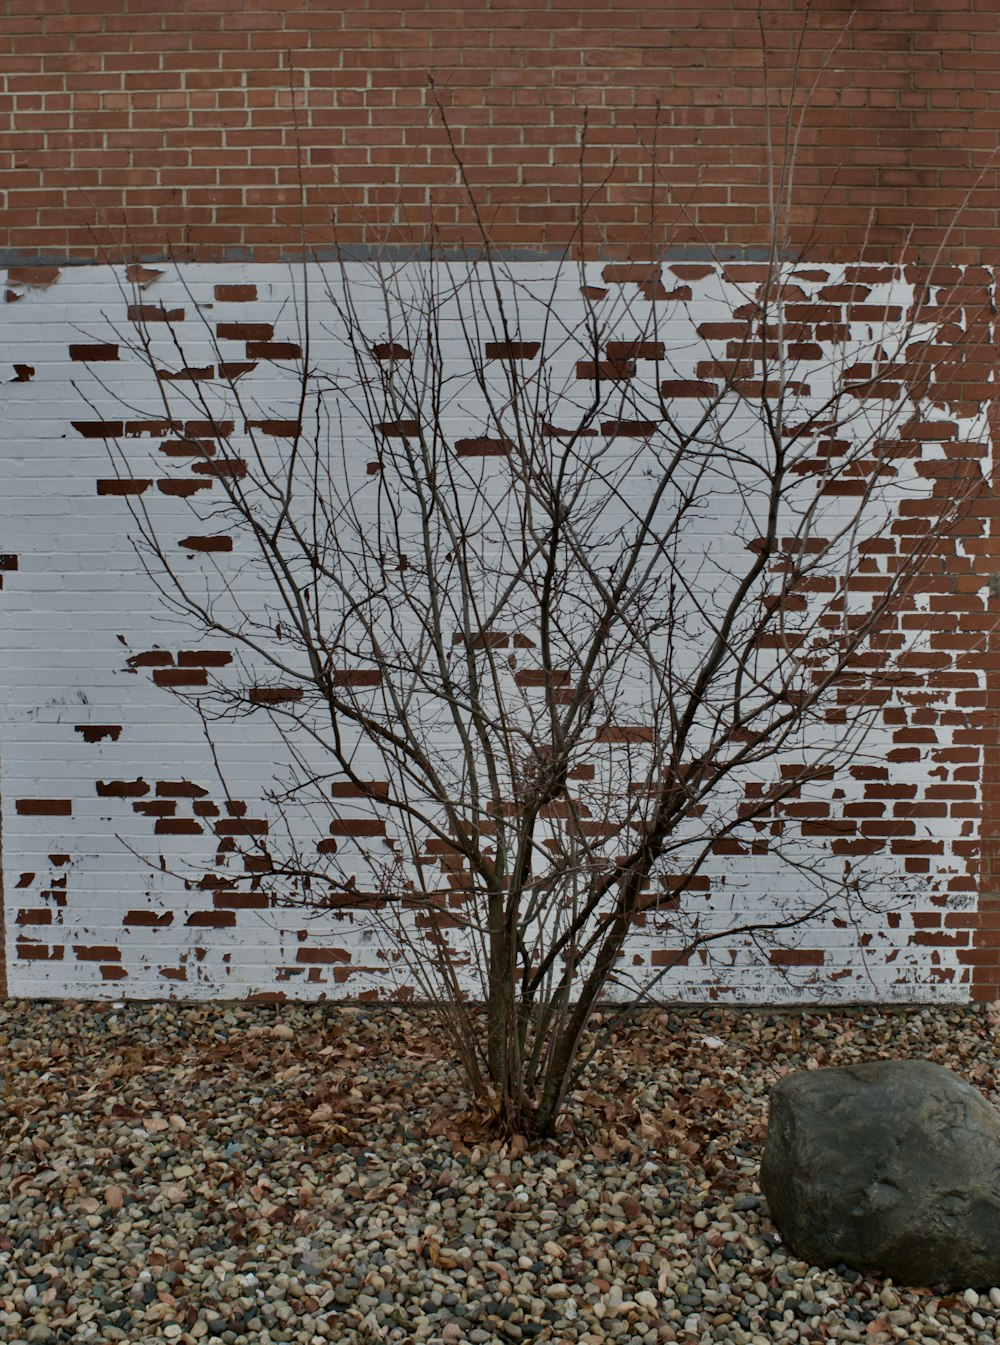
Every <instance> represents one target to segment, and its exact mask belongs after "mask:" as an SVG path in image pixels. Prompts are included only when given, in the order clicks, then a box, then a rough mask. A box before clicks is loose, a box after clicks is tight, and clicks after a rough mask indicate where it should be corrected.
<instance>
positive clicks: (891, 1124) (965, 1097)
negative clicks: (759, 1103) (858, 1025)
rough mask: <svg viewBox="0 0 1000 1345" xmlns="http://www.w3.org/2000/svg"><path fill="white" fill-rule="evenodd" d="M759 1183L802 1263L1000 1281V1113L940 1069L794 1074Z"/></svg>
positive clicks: (892, 1064) (883, 1064) (901, 1279)
mask: <svg viewBox="0 0 1000 1345" xmlns="http://www.w3.org/2000/svg"><path fill="white" fill-rule="evenodd" d="M760 1180H761V1188H762V1190H763V1192H764V1195H765V1196H766V1197H767V1202H768V1205H769V1206H770V1207H771V1214H772V1217H773V1218H774V1221H775V1222H776V1224H777V1225H778V1228H779V1229H780V1230H781V1235H782V1237H783V1238H784V1240H785V1242H786V1244H787V1245H788V1246H789V1247H790V1248H791V1250H792V1251H793V1252H794V1253H795V1255H796V1256H799V1257H801V1258H802V1260H805V1261H810V1262H811V1263H813V1264H814V1265H821V1266H828V1265H835V1264H836V1263H837V1262H839V1261H843V1262H846V1264H847V1265H849V1266H852V1267H854V1268H855V1269H857V1270H867V1271H876V1272H878V1273H879V1274H882V1275H891V1276H892V1278H893V1280H894V1281H895V1282H896V1283H897V1284H905V1285H912V1286H918V1285H930V1284H950V1285H952V1286H955V1287H958V1286H971V1287H973V1288H977V1289H979V1288H987V1287H990V1286H992V1285H1000V1114H998V1113H997V1112H996V1111H995V1110H994V1108H993V1107H992V1106H990V1104H989V1103H988V1102H987V1101H986V1100H985V1098H983V1097H982V1095H981V1094H980V1093H978V1092H977V1091H976V1089H975V1088H973V1087H972V1085H971V1084H967V1083H966V1082H965V1081H964V1080H962V1079H960V1078H959V1077H958V1075H956V1074H953V1073H952V1072H951V1070H948V1069H944V1068H942V1066H940V1065H932V1064H931V1063H930V1062H929V1061H926V1060H878V1061H873V1062H871V1063H869V1064H864V1065H853V1066H850V1067H848V1068H845V1069H818V1070H802V1071H800V1072H798V1073H795V1074H789V1075H786V1076H785V1078H783V1079H782V1080H781V1081H780V1082H779V1083H778V1085H777V1087H776V1088H775V1089H774V1092H773V1093H772V1095H771V1118H770V1123H769V1125H768V1131H767V1143H766V1145H765V1148H764V1161H763V1164H762V1166H761V1174H760Z"/></svg>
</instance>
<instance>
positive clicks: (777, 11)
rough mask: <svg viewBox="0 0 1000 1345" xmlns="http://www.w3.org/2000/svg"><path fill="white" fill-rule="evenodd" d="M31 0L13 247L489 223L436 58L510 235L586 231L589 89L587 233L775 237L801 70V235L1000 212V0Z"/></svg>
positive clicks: (166, 244) (1, 244)
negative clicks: (774, 201) (778, 165)
mask: <svg viewBox="0 0 1000 1345" xmlns="http://www.w3.org/2000/svg"><path fill="white" fill-rule="evenodd" d="M5 9H6V17H5V21H4V24H3V26H2V31H0V51H2V57H0V71H2V72H3V80H4V82H3V88H2V103H0V116H2V117H3V127H2V132H0V169H2V179H3V190H4V195H5V200H4V202H3V204H4V206H5V210H4V213H3V218H2V228H0V249H6V250H7V251H6V257H7V259H10V260H21V261H24V260H27V259H29V258H31V257H35V256H39V255H40V256H44V257H47V258H51V259H56V258H60V257H64V256H70V257H74V258H80V259H83V258H96V257H105V258H107V257H116V256H120V255H123V254H132V253H134V252H135V251H138V252H141V253H144V254H149V255H157V256H160V255H164V254H166V253H168V252H170V251H173V252H174V253H175V254H178V255H183V256H195V257H198V258H203V259H208V258H212V257H219V258H224V257H226V256H234V255H237V254H239V255H243V256H246V255H251V256H252V257H253V258H254V259H256V260H261V261H265V260H269V259H273V258H275V257H276V256H277V255H279V254H280V252H281V251H282V249H288V248H292V249H294V248H297V246H298V242H299V239H300V238H301V236H302V228H303V225H304V227H305V233H306V236H307V238H308V240H309V243H310V245H312V246H323V245H330V244H332V243H334V241H339V242H340V243H342V244H355V245H357V244H364V245H373V244H378V243H381V242H383V241H385V240H386V239H388V240H389V241H391V242H393V243H400V244H407V243H413V242H419V241H422V240H423V239H424V238H425V236H426V231H427V227H428V224H429V223H430V222H431V220H433V221H434V223H435V224H436V226H437V227H438V228H439V229H440V234H441V237H442V239H443V240H444V241H445V242H449V243H454V242H456V241H458V240H462V239H468V238H469V237H470V236H474V233H475V229H474V227H473V225H472V221H471V219H470V212H469V210H468V208H467V204H466V201H465V197H464V193H463V190H462V188H461V185H460V184H459V183H458V182H457V181H456V170H455V162H454V159H453V156H452V153H451V149H450V147H449V145H448V140H447V136H446V134H445V132H444V130H443V128H442V126H441V123H440V118H439V117H438V116H437V115H436V114H435V112H434V110H433V108H432V106H431V103H432V100H431V98H430V96H429V90H428V75H429V74H433V77H434V80H435V87H436V90H437V93H438V96H439V97H440V100H441V103H442V105H443V107H444V109H445V111H446V116H447V121H448V124H449V126H450V130H451V135H452V136H453V139H454V142H455V145H456V148H457V150H458V152H459V154H460V157H461V160H462V162H463V164H464V165H465V168H466V170H467V173H468V178H469V181H470V183H471V185H472V188H473V189H474V194H475V196H476V198H477V200H478V202H479V204H480V207H481V209H482V212H483V216H484V219H485V220H486V221H487V222H488V224H489V227H490V231H491V234H492V236H493V239H494V241H495V242H496V243H497V244H498V245H501V246H504V247H518V248H521V247H525V248H535V247H538V246H539V245H544V246H548V247H558V246H560V245H562V244H563V243H564V242H565V241H566V239H567V237H568V236H569V235H570V234H571V233H572V230H573V227H574V222H575V220H576V218H577V214H578V205H579V200H580V194H581V182H580V178H581V173H580V150H579V138H580V131H581V126H582V124H583V119H584V116H585V115H586V119H587V152H586V155H585V156H584V170H583V177H584V179H585V181H584V191H585V194H590V193H591V192H593V193H594V200H593V207H592V209H591V210H590V212H589V215H588V219H589V225H588V229H587V233H586V239H585V245H586V246H587V248H588V250H590V251H597V250H599V249H601V248H603V249H604V250H606V251H609V252H615V253H620V252H623V251H631V253H632V254H634V255H648V252H649V248H650V246H651V244H652V245H653V246H656V247H662V246H664V245H668V244H671V243H673V244H698V243H703V242H704V241H705V240H706V239H707V240H708V241H709V242H710V243H712V244H713V245H720V246H725V245H728V246H731V247H735V248H744V247H747V246H751V247H756V246H761V245H762V244H764V243H765V242H766V241H767V238H768V235H769V210H768V190H767V158H768V156H767V153H766V150H765V148H764V146H765V142H766V135H765V125H766V123H767V121H768V114H767V112H766V110H765V109H766V108H767V106H768V105H770V107H771V109H772V110H771V114H770V122H771V126H772V131H773V134H774V137H775V138H776V141H777V142H778V143H779V144H780V142H781V140H782V138H783V134H784V131H783V121H784V111H783V108H784V107H785V106H786V105H787V104H788V102H789V97H790V91H793V90H794V94H793V97H792V102H793V103H794V104H795V106H796V107H797V108H801V107H802V105H803V104H804V103H808V107H807V108H806V109H805V111H804V113H803V114H802V118H801V136H800V139H799V142H798V152H797V155H796V178H795V181H796V191H795V203H794V208H793V212H792V224H793V233H794V240H795V242H796V243H797V244H807V243H808V244H811V245H812V246H813V247H814V248H815V249H816V250H817V251H819V252H822V253H824V254H825V255H826V256H827V257H830V256H833V257H839V258H847V257H856V256H857V254H858V253H859V252H860V251H861V250H862V249H863V248H866V249H867V250H868V253H869V255H874V254H885V253H886V252H892V251H894V250H896V249H898V248H900V247H901V246H903V245H904V244H905V243H909V244H910V245H911V247H912V249H914V250H919V251H920V252H921V253H922V255H923V256H924V257H927V256H929V255H931V254H932V253H933V252H934V251H935V250H936V248H937V247H938V246H939V245H940V244H941V243H942V240H944V241H945V242H946V252H947V258H948V260H950V261H957V262H968V261H972V262H975V261H980V260H986V261H990V260H992V257H993V254H994V252H995V250H996V244H997V242H998V240H1000V231H998V228H997V220H996V212H995V198H994V196H993V192H994V190H995V176H994V174H993V173H992V171H988V172H987V173H986V176H985V178H983V179H982V181H981V183H980V185H979V187H978V188H976V187H975V184H976V182H977V178H978V177H979V174H980V173H981V172H982V171H983V169H984V168H985V167H986V166H987V164H988V162H989V156H990V154H991V152H992V151H993V149H994V147H995V145H996V143H997V134H996V132H997V126H998V121H1000V108H998V100H1000V11H998V6H997V4H996V3H995V0H869V2H867V3H865V4H863V5H861V6H859V7H857V8H853V7H852V6H851V5H849V4H845V3H843V2H842V0H822V2H821V3H817V4H816V5H814V6H813V7H812V9H811V10H809V9H807V7H806V6H804V5H803V4H802V3H798V2H793V3H788V2H783V0H764V4H763V13H762V21H761V25H759V24H758V12H757V3H756V0H722V2H721V3H718V4H704V3H701V2H700V0H699V3H686V2H683V0H671V3H670V4H666V5H664V4H659V5H657V4H632V3H626V2H625V0H540V2H539V3H536V4H532V5H525V4H524V3H523V2H522V0H493V3H490V4H487V3H483V0H476V3H467V2H462V3H460V2H459V0H455V3H452V4H448V3H436V2H435V0H423V3H419V0H414V2H413V3H405V4H404V3H402V2H401V0H390V2H389V3H385V0H358V2H357V3H351V4H342V3H333V0H310V3H308V4H307V5H305V6H304V7H303V6H302V5H301V4H299V5H294V4H292V5H286V4H284V3H281V0H141V3H136V0H11V3H10V4H9V5H7V6H6V7H5ZM761 27H762V29H763V34H762V32H761ZM810 90H811V92H810ZM796 119H797V114H796ZM654 142H655V148H654ZM777 157H778V158H779V159H780V157H781V156H780V154H779V155H778V156H777ZM300 187H301V191H300ZM970 190H971V191H972V197H971V199H970V200H969V201H968V203H967V204H966V206H965V208H962V206H963V200H964V198H965V197H966V194H967V193H968V192H970ZM303 198H304V200H303ZM300 202H302V203H303V207H304V208H303V209H302V210H301V211H300ZM651 217H652V222H651ZM949 227H950V229H951V231H950V232H947V230H948V229H949Z"/></svg>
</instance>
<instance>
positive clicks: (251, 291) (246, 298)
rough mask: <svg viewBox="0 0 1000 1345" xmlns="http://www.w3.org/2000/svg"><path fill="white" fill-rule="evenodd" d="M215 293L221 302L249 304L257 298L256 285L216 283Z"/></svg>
mask: <svg viewBox="0 0 1000 1345" xmlns="http://www.w3.org/2000/svg"><path fill="white" fill-rule="evenodd" d="M214 294H215V297H216V299H218V301H219V302H220V303H224V304H247V303H253V302H254V301H255V300H256V298H257V286H256V285H216V287H215V290H214Z"/></svg>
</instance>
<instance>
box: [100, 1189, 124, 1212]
mask: <svg viewBox="0 0 1000 1345" xmlns="http://www.w3.org/2000/svg"><path fill="white" fill-rule="evenodd" d="M104 1203H105V1205H107V1207H108V1209H109V1210H120V1209H121V1207H122V1206H123V1205H124V1204H125V1192H124V1191H123V1190H122V1188H121V1187H120V1186H106V1187H105V1188H104Z"/></svg>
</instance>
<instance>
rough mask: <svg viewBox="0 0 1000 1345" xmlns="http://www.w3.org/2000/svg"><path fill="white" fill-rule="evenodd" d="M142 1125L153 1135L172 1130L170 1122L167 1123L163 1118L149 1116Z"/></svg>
mask: <svg viewBox="0 0 1000 1345" xmlns="http://www.w3.org/2000/svg"><path fill="white" fill-rule="evenodd" d="M142 1124H143V1127H144V1128H145V1129H146V1130H148V1131H149V1133H150V1134H151V1135H158V1134H159V1133H160V1132H161V1131H162V1130H168V1129H169V1128H170V1122H169V1121H165V1120H164V1119H163V1117H162V1116H148V1117H147V1118H146V1120H145V1121H143V1123H142Z"/></svg>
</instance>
